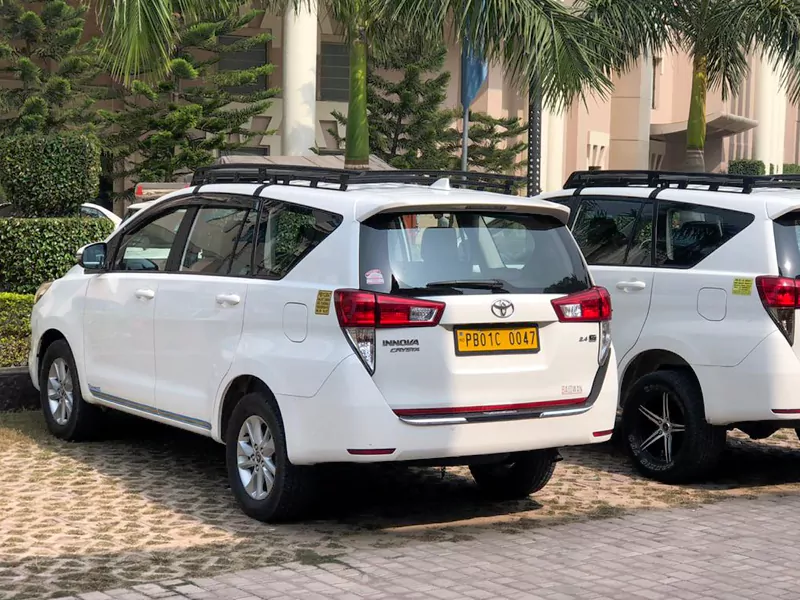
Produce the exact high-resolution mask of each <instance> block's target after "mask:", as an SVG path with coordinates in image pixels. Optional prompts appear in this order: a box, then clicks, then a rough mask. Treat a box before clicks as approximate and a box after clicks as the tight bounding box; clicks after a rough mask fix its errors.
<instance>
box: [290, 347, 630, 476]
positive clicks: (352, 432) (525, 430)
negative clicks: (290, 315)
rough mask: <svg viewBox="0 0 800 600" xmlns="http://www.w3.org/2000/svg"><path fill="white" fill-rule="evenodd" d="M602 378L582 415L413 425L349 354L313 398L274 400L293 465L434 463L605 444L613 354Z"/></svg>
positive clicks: (612, 396)
mask: <svg viewBox="0 0 800 600" xmlns="http://www.w3.org/2000/svg"><path fill="white" fill-rule="evenodd" d="M598 379H599V381H598V382H597V385H596V387H597V390H596V392H595V390H593V394H592V397H591V399H592V400H593V402H591V404H590V405H588V406H585V407H582V408H581V409H580V411H576V410H575V407H571V406H570V407H563V408H564V410H563V412H558V411H557V409H553V410H550V409H542V410H541V411H539V413H540V414H526V415H524V416H516V417H509V418H507V419H506V420H483V421H480V420H478V421H469V422H458V423H445V424H437V423H425V424H420V423H409V422H407V421H404V420H402V419H401V418H399V417H398V416H397V415H395V414H394V412H393V411H392V409H391V408H390V407H389V406H388V405H387V404H386V401H385V400H384V398H383V396H382V395H381V393H380V392H379V391H378V389H377V387H376V386H375V384H374V383H373V381H372V378H371V377H370V376H369V375H368V374H367V372H366V371H365V369H364V367H363V366H362V365H361V363H360V362H359V360H358V358H356V357H355V356H350V357H349V358H347V359H345V360H344V361H342V363H341V364H340V365H339V366H338V367H337V368H336V370H335V371H334V372H333V373H332V374H331V376H330V377H329V378H328V380H327V381H326V382H325V384H324V385H323V386H322V388H321V389H320V391H319V393H318V394H317V395H316V396H314V397H312V398H299V397H294V396H278V397H277V400H278V404H279V406H280V409H281V413H282V416H283V422H284V427H285V430H286V439H287V445H288V452H289V459H290V460H291V461H292V462H293V463H294V464H315V463H328V462H394V461H415V460H436V459H449V458H458V457H465V456H481V455H487V454H503V453H507V452H520V451H526V450H537V449H541V448H557V447H561V446H576V445H583V444H591V443H597V442H603V441H606V440H608V439H609V437H610V435H611V433H610V430H611V429H613V427H614V419H615V415H616V408H617V394H618V381H617V368H616V357H615V356H613V354H612V356H611V357H610V359H609V365H608V368H607V369H606V372H605V376H604V377H602V378H598ZM500 418H502V417H500ZM596 432H608V433H606V434H604V435H599V436H596V435H595V433H596ZM389 450H391V453H386V454H375V452H380V451H385V452H388V451H389ZM353 452H355V454H354V453H353Z"/></svg>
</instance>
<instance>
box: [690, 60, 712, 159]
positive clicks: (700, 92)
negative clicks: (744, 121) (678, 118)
mask: <svg viewBox="0 0 800 600" xmlns="http://www.w3.org/2000/svg"><path fill="white" fill-rule="evenodd" d="M707 94H708V57H707V56H706V55H704V54H698V55H697V56H695V57H694V65H693V70H692V98H691V102H690V103H689V122H688V123H687V126H686V162H685V169H686V171H688V172H690V173H702V172H704V171H705V170H706V160H705V147H706V97H707Z"/></svg>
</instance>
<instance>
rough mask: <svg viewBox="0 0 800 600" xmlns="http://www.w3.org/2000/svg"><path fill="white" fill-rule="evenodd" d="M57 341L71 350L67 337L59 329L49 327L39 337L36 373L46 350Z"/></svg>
mask: <svg viewBox="0 0 800 600" xmlns="http://www.w3.org/2000/svg"><path fill="white" fill-rule="evenodd" d="M59 340H63V341H65V342H66V343H67V345H69V347H70V348H72V345H71V344H70V343H69V340H68V339H67V336H66V335H64V333H63V332H62V331H61V330H60V329H56V328H54V327H51V328H50V329H48V330H47V331H45V332H44V333H43V334H42V335H41V337H40V338H39V347H38V348H37V349H36V369H37V371H38V370H40V369H41V368H42V359H43V358H44V355H45V352H47V349H48V348H49V347H50V346H52V345H53V344H54V343H55V342H57V341H59Z"/></svg>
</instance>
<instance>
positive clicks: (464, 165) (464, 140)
mask: <svg viewBox="0 0 800 600" xmlns="http://www.w3.org/2000/svg"><path fill="white" fill-rule="evenodd" d="M468 147H469V106H465V107H464V126H463V131H462V132H461V170H462V171H464V172H465V173H466V172H467V171H469V163H468V158H467V148H468Z"/></svg>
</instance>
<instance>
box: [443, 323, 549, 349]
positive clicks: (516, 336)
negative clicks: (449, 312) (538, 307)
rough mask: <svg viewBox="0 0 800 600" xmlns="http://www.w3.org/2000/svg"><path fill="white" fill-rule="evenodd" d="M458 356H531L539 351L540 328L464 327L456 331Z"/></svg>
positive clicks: (533, 326) (523, 326)
mask: <svg viewBox="0 0 800 600" xmlns="http://www.w3.org/2000/svg"><path fill="white" fill-rule="evenodd" d="M455 336H456V354H459V355H462V354H529V353H533V352H538V351H539V327H538V326H536V325H521V326H519V325H518V326H514V327H474V328H473V327H464V328H461V327H459V328H456V329H455Z"/></svg>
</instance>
